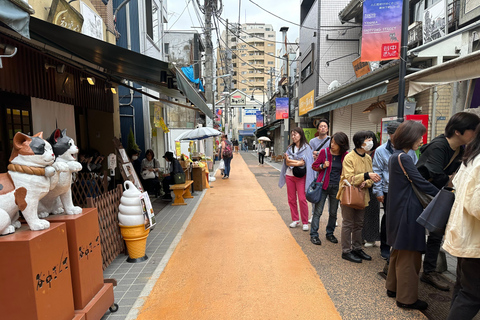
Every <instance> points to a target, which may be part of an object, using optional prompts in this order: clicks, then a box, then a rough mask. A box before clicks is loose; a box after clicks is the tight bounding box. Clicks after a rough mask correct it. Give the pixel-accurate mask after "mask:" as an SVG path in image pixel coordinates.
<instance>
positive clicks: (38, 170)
mask: <svg viewBox="0 0 480 320" xmlns="http://www.w3.org/2000/svg"><path fill="white" fill-rule="evenodd" d="M54 161H55V155H54V154H53V150H52V146H51V145H50V143H48V142H47V141H45V140H43V137H42V132H40V133H38V134H36V135H34V136H33V137H30V136H27V135H25V134H23V133H20V132H18V133H16V134H15V136H14V137H13V149H12V154H11V156H10V164H9V165H8V172H7V173H2V174H0V234H1V235H6V234H9V233H13V232H15V228H19V227H20V223H19V221H18V217H19V210H20V211H22V214H23V217H24V218H25V220H26V221H27V223H28V226H29V227H30V229H31V230H44V229H48V228H49V227H50V223H49V222H48V221H46V220H43V219H39V218H38V214H37V208H38V202H39V200H40V199H42V198H43V197H44V196H45V195H46V194H47V193H48V192H49V191H50V186H51V180H50V177H52V176H54V175H55V174H56V171H57V168H58V169H61V168H60V167H61V166H58V165H55V164H54Z"/></svg>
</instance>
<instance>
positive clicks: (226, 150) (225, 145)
mask: <svg viewBox="0 0 480 320" xmlns="http://www.w3.org/2000/svg"><path fill="white" fill-rule="evenodd" d="M221 145H222V149H221V153H220V156H221V158H222V159H223V162H224V164H225V169H224V171H223V178H222V179H228V178H230V163H231V162H232V158H233V151H232V148H233V146H232V143H231V142H230V141H228V139H227V135H226V134H224V135H223V136H222V144H221Z"/></svg>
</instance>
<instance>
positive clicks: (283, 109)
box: [275, 98, 288, 120]
mask: <svg viewBox="0 0 480 320" xmlns="http://www.w3.org/2000/svg"><path fill="white" fill-rule="evenodd" d="M275 105H276V107H275V110H276V112H275V119H276V120H280V119H288V98H276V99H275Z"/></svg>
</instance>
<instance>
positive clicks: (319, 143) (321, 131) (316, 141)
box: [309, 119, 330, 160]
mask: <svg viewBox="0 0 480 320" xmlns="http://www.w3.org/2000/svg"><path fill="white" fill-rule="evenodd" d="M328 125H329V124H328V120H327V119H320V120H318V123H317V133H318V136H316V137H313V138H312V139H310V142H309V144H310V146H311V147H312V150H313V159H314V160H315V159H317V157H318V154H319V153H320V150H322V149H326V148H327V147H328V146H329V145H330V143H329V140H330V136H329V135H328Z"/></svg>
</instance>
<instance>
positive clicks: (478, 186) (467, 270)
mask: <svg viewBox="0 0 480 320" xmlns="http://www.w3.org/2000/svg"><path fill="white" fill-rule="evenodd" d="M479 155H480V126H477V129H476V130H475V138H474V139H473V141H472V142H471V143H470V144H468V145H467V147H466V148H465V153H464V156H463V162H462V165H461V167H460V169H459V170H458V173H457V174H456V175H455V178H454V179H453V185H454V187H455V203H454V204H453V207H452V211H451V213H450V218H449V219H448V223H447V228H446V230H445V242H444V244H443V249H445V251H447V252H448V253H450V254H451V255H452V256H455V257H457V281H456V283H455V288H454V290H453V297H452V304H451V308H450V314H449V316H448V318H447V319H448V320H452V319H472V318H473V317H475V315H476V314H477V313H478V311H479V310H480V290H479V288H480V276H479V275H478V270H480V157H479Z"/></svg>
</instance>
